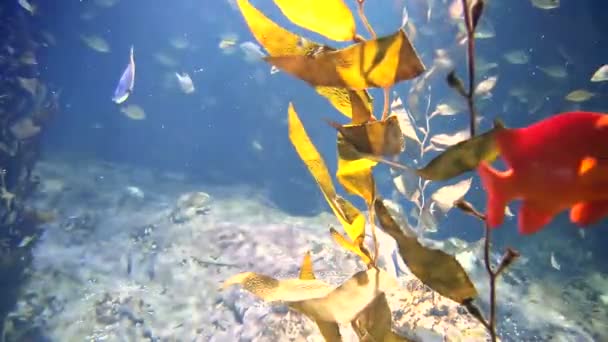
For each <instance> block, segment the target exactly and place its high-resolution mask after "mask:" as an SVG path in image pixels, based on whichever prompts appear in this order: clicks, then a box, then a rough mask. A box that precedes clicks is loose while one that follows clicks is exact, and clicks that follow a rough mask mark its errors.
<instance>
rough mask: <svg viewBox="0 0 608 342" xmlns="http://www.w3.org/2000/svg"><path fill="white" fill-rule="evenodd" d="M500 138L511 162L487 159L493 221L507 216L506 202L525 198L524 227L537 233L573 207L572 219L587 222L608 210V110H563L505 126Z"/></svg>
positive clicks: (485, 181) (484, 176) (483, 168)
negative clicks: (499, 166) (502, 166)
mask: <svg viewBox="0 0 608 342" xmlns="http://www.w3.org/2000/svg"><path fill="white" fill-rule="evenodd" d="M496 141H497V144H498V148H499V150H500V155H501V156H502V158H503V160H504V161H505V163H506V164H507V166H508V167H509V168H508V169H507V170H506V171H498V170H496V169H494V168H492V167H491V166H489V165H488V164H487V163H485V162H484V163H482V164H481V165H480V166H479V167H478V169H477V172H478V173H479V176H480V177H481V182H482V185H483V188H484V189H485V190H486V193H487V196H488V199H487V201H488V202H487V223H488V225H489V226H490V227H491V228H494V227H496V226H498V225H500V224H501V223H502V222H503V220H504V215H505V206H506V205H507V204H508V203H509V202H510V201H511V200H514V199H521V200H523V201H522V205H521V209H520V211H519V215H518V221H519V222H518V225H519V231H520V233H522V234H532V233H535V232H537V231H539V230H540V229H541V228H542V227H543V226H545V225H546V224H548V223H549V222H550V221H551V220H552V219H553V217H554V216H555V215H557V214H558V213H560V212H562V211H564V210H567V209H570V220H571V221H572V222H573V223H575V224H577V225H579V226H587V225H590V224H593V223H595V222H598V221H599V220H600V219H602V218H603V217H605V216H607V215H608V114H602V113H592V112H568V113H561V114H557V115H554V116H551V117H549V118H546V119H544V120H541V121H539V122H537V123H535V124H532V125H531V126H528V127H524V128H516V129H507V128H505V129H502V130H500V131H498V132H497V136H496Z"/></svg>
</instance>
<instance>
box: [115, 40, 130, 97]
mask: <svg viewBox="0 0 608 342" xmlns="http://www.w3.org/2000/svg"><path fill="white" fill-rule="evenodd" d="M134 86H135V59H134V57H133V46H132V45H131V54H130V58H129V65H127V68H126V69H125V71H124V72H123V73H122V76H121V77H120V80H119V81H118V85H117V86H116V89H115V90H114V96H113V97H112V101H114V102H115V103H118V104H120V103H123V102H125V101H126V100H127V98H128V97H129V95H130V94H131V93H132V92H133V87H134Z"/></svg>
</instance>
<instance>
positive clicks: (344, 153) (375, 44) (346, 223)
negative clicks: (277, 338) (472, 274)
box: [223, 0, 518, 341]
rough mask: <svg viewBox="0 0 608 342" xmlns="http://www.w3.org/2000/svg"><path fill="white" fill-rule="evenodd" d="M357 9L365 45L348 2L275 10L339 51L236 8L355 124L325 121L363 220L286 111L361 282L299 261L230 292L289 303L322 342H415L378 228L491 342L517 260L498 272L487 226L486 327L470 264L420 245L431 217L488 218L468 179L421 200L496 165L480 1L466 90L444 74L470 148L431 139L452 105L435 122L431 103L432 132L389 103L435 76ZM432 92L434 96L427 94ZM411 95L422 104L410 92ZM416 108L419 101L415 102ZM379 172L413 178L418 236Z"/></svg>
mask: <svg viewBox="0 0 608 342" xmlns="http://www.w3.org/2000/svg"><path fill="white" fill-rule="evenodd" d="M355 1H356V5H357V12H358V15H359V17H360V20H361V22H362V23H363V25H364V26H365V28H366V30H367V32H368V33H369V35H370V38H369V39H365V38H364V37H363V36H362V35H360V34H358V33H357V30H356V24H355V20H354V17H353V14H352V13H351V12H350V10H349V9H348V7H347V6H346V4H345V3H344V2H343V1H342V0H314V1H307V2H306V6H304V7H303V5H302V4H301V3H300V2H297V1H287V0H275V3H276V4H277V6H278V7H279V8H280V10H281V11H282V13H283V14H284V15H285V16H286V17H287V18H288V19H289V20H290V21H291V22H292V23H294V24H296V25H298V26H301V27H303V28H305V29H308V30H309V31H313V32H316V33H318V34H320V35H322V36H325V37H327V38H329V39H332V40H335V41H340V42H345V41H349V40H350V41H352V44H351V45H349V46H347V47H345V48H342V49H336V48H333V47H331V46H327V45H322V44H319V43H316V42H313V41H311V40H309V39H307V38H305V37H302V36H298V35H296V34H294V33H292V32H290V31H288V30H287V29H285V28H283V27H280V26H279V25H278V24H276V23H275V22H273V21H272V20H271V19H269V18H268V17H266V16H265V15H264V14H263V13H262V12H261V11H259V10H258V9H257V8H255V7H254V6H253V5H251V4H250V3H249V1H248V0H237V4H238V7H239V9H240V11H241V13H242V15H243V17H244V19H245V21H246V23H247V25H248V26H249V29H250V30H251V32H252V34H253V36H254V37H255V38H256V40H257V41H258V42H259V43H260V44H261V45H262V47H264V48H265V49H266V50H267V51H268V53H269V55H268V57H266V58H264V59H265V61H267V62H268V63H270V64H272V65H273V66H274V67H276V68H278V69H280V70H282V71H284V72H286V73H287V74H289V75H292V76H293V77H295V78H298V79H300V80H302V81H304V82H306V83H308V84H309V85H310V86H312V87H314V88H315V89H316V90H317V92H318V93H319V94H320V95H322V96H324V97H326V98H327V99H328V100H329V102H330V103H331V104H332V105H333V106H334V107H335V108H336V109H337V110H338V111H339V112H340V113H342V114H343V115H344V116H346V117H348V118H349V119H350V120H351V121H350V122H349V123H347V124H341V123H338V122H336V121H333V120H329V119H326V122H327V123H328V124H329V125H330V126H331V127H333V128H334V129H335V130H336V143H337V150H338V167H337V172H336V179H337V180H338V182H339V184H340V185H341V186H342V187H343V188H344V189H345V190H346V192H347V193H348V194H350V195H354V196H358V197H360V198H362V199H363V200H364V202H365V204H366V210H367V215H365V214H364V213H363V212H362V211H360V210H359V209H358V208H356V207H355V206H354V205H353V204H352V203H351V202H350V201H348V200H347V199H346V198H344V197H342V196H340V195H338V193H337V191H336V188H335V187H334V184H333V182H332V177H331V175H330V173H329V170H328V169H327V166H326V163H325V161H324V160H323V157H322V156H321V155H320V154H319V152H318V151H317V149H316V147H315V145H314V144H313V142H312V141H311V139H310V137H309V136H308V134H307V132H306V130H305V128H304V126H303V124H302V122H301V121H300V118H299V115H298V113H297V112H296V108H295V105H294V104H293V103H292V102H290V104H289V108H288V127H289V139H290V141H291V143H292V145H293V146H294V148H295V150H296V152H297V153H298V155H299V157H300V159H301V160H302V161H303V162H304V164H305V165H306V167H307V168H308V170H309V171H310V173H311V175H312V176H313V178H314V179H315V181H316V183H317V184H318V185H319V188H320V190H321V192H322V194H323V196H324V197H325V199H326V201H327V203H328V205H329V207H330V208H331V209H332V211H333V213H334V214H335V216H336V218H337V219H338V221H339V222H340V224H341V225H342V228H343V230H344V234H342V233H341V232H339V231H338V230H337V229H335V228H334V227H330V229H329V232H330V235H331V237H332V238H333V239H334V241H335V242H336V243H337V244H338V245H339V246H341V247H342V248H344V249H346V250H347V251H349V252H351V253H353V254H355V255H357V256H358V257H359V259H360V260H361V262H362V263H363V264H364V265H365V266H366V270H363V271H360V272H357V273H355V274H354V275H352V277H350V278H349V279H347V280H346V281H345V282H343V283H342V284H341V285H339V286H337V287H334V286H332V285H329V284H327V283H325V282H324V281H323V280H319V279H317V278H316V277H315V275H314V272H313V269H312V262H311V259H310V254H309V253H308V254H307V255H306V256H305V257H304V261H303V263H302V267H301V271H300V276H299V278H296V279H275V278H273V277H271V276H268V275H264V274H258V273H253V272H245V273H240V274H237V275H234V276H233V277H231V278H229V279H228V280H226V281H225V282H224V285H223V288H226V287H228V286H231V285H235V284H240V285H241V286H242V287H243V288H244V289H246V290H247V291H249V292H251V293H252V294H254V295H256V296H257V297H259V298H261V299H262V300H264V301H266V302H275V301H282V302H286V303H287V304H288V306H289V307H290V308H291V309H293V310H296V311H299V312H301V313H303V314H304V315H306V316H307V317H309V318H310V319H311V320H313V321H314V322H316V323H317V326H318V327H319V329H320V332H321V334H322V335H323V336H324V337H325V339H326V340H327V341H340V340H341V335H340V329H339V325H340V324H348V323H350V325H351V326H352V328H353V330H354V331H355V333H356V334H357V335H358V337H359V338H360V340H361V341H408V337H405V336H400V335H399V334H398V333H397V332H394V331H392V316H391V310H390V307H389V305H388V301H387V298H386V294H387V293H388V292H390V291H405V289H399V285H398V282H397V280H396V279H395V277H393V276H392V275H390V274H389V273H387V272H386V271H384V270H382V269H381V268H380V267H379V266H378V260H379V255H380V248H382V246H380V245H379V241H378V239H377V229H381V230H382V231H383V232H385V233H386V234H388V235H389V236H391V237H392V238H393V239H394V240H395V241H396V243H397V247H398V255H399V256H400V257H401V258H402V259H403V261H404V263H405V264H406V265H407V266H408V268H409V269H410V271H411V272H412V273H413V275H415V276H416V277H417V278H418V279H419V280H420V281H421V282H422V283H423V284H424V285H425V286H427V287H428V288H430V289H432V290H434V291H436V292H437V293H438V294H439V295H441V296H444V297H446V298H449V299H451V300H453V301H454V302H456V303H458V304H460V305H462V306H463V307H464V308H466V310H465V312H468V313H469V314H470V315H472V316H473V317H475V318H476V319H477V320H479V322H480V323H481V324H482V325H483V326H484V327H485V328H486V329H487V331H488V334H489V335H490V338H491V340H492V341H496V340H497V335H496V279H497V277H498V276H499V275H500V274H501V273H502V272H503V271H504V270H505V269H506V268H507V267H508V266H509V265H510V264H511V263H512V262H513V261H514V260H515V259H516V257H517V256H518V254H517V252H515V251H514V250H512V249H507V252H506V253H505V255H504V257H503V259H502V261H501V263H500V264H499V265H498V266H497V267H494V266H492V265H491V262H490V239H491V235H490V230H489V228H488V227H487V225H486V229H485V240H484V262H485V266H486V270H487V272H488V275H489V281H490V314H489V318H488V319H486V318H485V317H484V315H483V313H482V312H481V310H480V309H479V308H478V307H477V306H476V305H475V304H474V303H473V302H474V300H475V299H477V298H478V292H477V289H476V288H475V285H474V284H473V283H472V281H471V280H470V278H469V276H468V274H467V272H466V271H465V270H464V268H463V266H462V265H461V264H460V263H459V262H458V260H457V259H456V258H455V256H453V255H451V254H449V253H446V252H444V251H442V250H439V249H434V248H432V247H429V246H428V245H427V244H425V243H424V241H422V236H421V235H423V234H424V229H421V227H423V228H424V226H425V225H427V224H426V223H425V219H426V220H428V219H430V220H433V217H432V216H433V211H434V209H435V207H438V208H439V209H440V211H441V212H442V213H443V214H445V213H447V211H448V210H450V209H451V208H452V207H456V208H459V209H461V210H463V211H464V212H465V213H468V214H471V215H474V216H475V217H477V218H479V219H480V220H482V221H485V216H484V215H483V214H481V213H480V212H478V211H477V210H476V209H474V208H473V207H472V206H471V205H470V204H469V203H468V202H466V201H465V200H464V196H465V195H466V193H467V192H468V190H469V188H470V185H471V179H466V180H463V181H460V182H458V183H455V184H451V185H446V186H443V187H442V188H440V189H439V190H437V191H436V192H435V193H434V194H433V195H432V196H430V197H429V198H427V196H425V190H426V189H427V186H428V185H429V184H430V182H432V181H433V182H441V181H446V180H451V179H454V178H455V177H457V176H459V175H462V174H464V173H466V172H469V171H472V170H473V169H475V168H476V167H477V166H478V165H479V163H480V162H482V161H491V160H494V159H495V158H496V157H497V156H498V149H497V146H496V144H495V142H494V140H495V139H494V138H495V133H496V132H498V131H500V130H501V129H503V128H504V126H503V125H502V124H501V123H500V122H496V123H495V127H494V128H493V129H492V130H490V131H488V132H485V133H483V134H480V135H476V123H477V117H478V114H477V109H476V108H475V95H476V94H478V93H480V91H479V89H480V88H486V87H491V86H492V85H491V84H483V85H482V87H480V86H479V85H476V83H475V46H474V39H473V37H474V34H475V28H476V26H477V23H478V22H479V18H480V17H481V15H482V13H483V9H484V5H485V2H484V1H482V0H473V1H468V0H462V5H463V8H465V9H466V10H465V11H464V12H465V16H464V20H465V27H466V34H467V56H468V76H469V77H468V80H469V81H468V86H467V87H465V85H464V82H463V81H462V80H460V79H459V78H458V77H457V76H456V74H455V72H454V71H452V72H449V73H448V74H447V83H448V85H449V86H450V87H452V88H453V89H455V91H456V92H457V93H458V94H460V95H461V96H462V97H464V99H465V100H466V103H467V107H468V110H469V119H470V124H469V132H468V133H469V134H468V135H469V137H468V138H467V137H466V133H458V134H456V135H446V134H443V135H435V136H431V135H430V124H429V122H430V120H431V118H433V117H435V116H436V115H453V114H455V111H453V110H451V109H450V108H449V107H446V106H445V105H443V107H441V106H438V107H437V109H436V110H435V111H434V112H432V113H429V108H430V96H429V98H428V102H427V111H426V114H425V119H426V120H425V121H426V122H425V123H426V127H417V126H416V124H415V121H416V120H415V119H414V118H413V117H412V115H411V114H410V113H408V111H407V110H406V109H405V107H404V106H403V103H402V102H401V99H400V98H399V97H398V96H395V100H394V101H393V103H392V104H391V105H389V103H390V102H389V101H390V94H391V93H390V91H391V88H392V87H393V86H394V85H395V84H397V83H399V82H403V81H410V80H420V81H419V82H417V83H416V84H415V86H414V87H413V88H414V89H415V91H420V90H423V89H425V80H426V79H427V77H428V75H429V74H431V73H432V72H434V71H435V69H434V67H433V70H432V71H431V70H427V68H426V66H425V65H424V64H423V63H422V61H421V59H420V58H419V56H418V53H417V52H416V50H415V48H414V46H413V44H412V42H411V41H410V39H409V37H408V33H406V31H405V30H404V29H403V28H401V29H399V30H397V31H395V32H394V33H392V34H389V35H387V36H383V37H378V36H377V35H376V33H375V31H374V30H373V28H372V26H371V25H370V24H369V22H368V20H367V18H366V16H365V11H364V4H365V0H355ZM328 8H331V9H333V10H328ZM410 31H411V30H410ZM425 72H426V75H425ZM422 75H425V76H422ZM494 82H495V80H494ZM371 88H379V89H381V90H382V91H383V94H384V96H383V97H384V99H383V100H384V105H383V110H382V114H381V115H380V116H379V119H377V118H376V116H375V115H374V113H373V106H372V101H373V99H372V97H371V96H370V95H369V93H368V90H369V89H371ZM428 90H429V92H430V90H431V89H430V86H429V87H428ZM412 95H414V96H417V94H416V93H412V92H411V93H410V96H412ZM415 100H416V101H418V100H417V97H416V99H415ZM420 135H422V138H420ZM407 140H413V141H415V143H416V144H417V145H418V146H419V148H418V149H417V150H416V149H413V148H411V147H410V148H408V149H407V151H406V146H405V145H406V141H407ZM444 147H445V151H443V149H444ZM430 150H436V151H443V152H442V153H441V154H440V155H438V156H437V157H435V158H434V159H433V160H431V161H430V162H429V163H428V164H427V165H426V166H424V167H422V168H418V169H416V168H414V167H410V166H407V165H405V164H401V163H399V162H397V161H394V160H392V159H390V158H398V157H399V156H401V155H403V154H407V153H408V152H409V153H410V154H411V152H412V151H416V152H417V158H419V159H420V160H422V158H423V157H424V154H425V153H426V152H428V151H430ZM404 151H405V152H406V153H404ZM378 164H387V165H388V166H390V167H391V169H392V170H393V171H394V172H404V175H405V174H407V175H411V176H415V177H417V178H418V182H417V188H416V189H415V191H412V187H410V186H409V185H408V186H407V190H406V189H405V186H403V184H402V191H400V192H402V193H403V194H404V195H406V197H407V198H408V199H409V200H410V201H412V202H413V203H415V204H416V208H417V209H418V212H417V213H416V215H414V216H416V217H417V219H418V225H417V227H416V229H413V228H412V227H410V226H409V224H408V222H407V219H404V218H401V217H398V215H397V213H395V212H394V211H391V210H390V209H389V207H388V205H387V204H388V202H387V201H386V200H383V199H382V197H381V195H380V194H379V193H378V190H377V188H376V181H375V179H374V175H373V169H374V168H375V167H376V166H377V165H378ZM398 177H399V176H398ZM396 185H397V184H396ZM397 188H399V186H398V185H397ZM429 215H430V216H431V217H430V218H429V217H428V216H429ZM368 229H369V230H370V231H371V236H372V239H373V241H372V245H371V249H372V250H370V248H369V246H368V244H366V242H365V237H366V231H367V230H368Z"/></svg>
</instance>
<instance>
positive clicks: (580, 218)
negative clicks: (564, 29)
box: [570, 200, 608, 227]
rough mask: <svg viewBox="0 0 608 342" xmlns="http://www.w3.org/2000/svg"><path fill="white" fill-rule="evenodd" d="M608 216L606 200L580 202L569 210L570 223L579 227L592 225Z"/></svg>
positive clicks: (607, 201) (607, 202)
mask: <svg viewBox="0 0 608 342" xmlns="http://www.w3.org/2000/svg"><path fill="white" fill-rule="evenodd" d="M605 216H608V200H600V201H591V202H580V203H577V204H575V205H574V206H572V208H571V209H570V221H572V222H573V223H576V224H577V225H579V226H582V227H585V226H589V225H592V224H594V223H596V222H597V221H599V220H600V219H601V218H603V217H605Z"/></svg>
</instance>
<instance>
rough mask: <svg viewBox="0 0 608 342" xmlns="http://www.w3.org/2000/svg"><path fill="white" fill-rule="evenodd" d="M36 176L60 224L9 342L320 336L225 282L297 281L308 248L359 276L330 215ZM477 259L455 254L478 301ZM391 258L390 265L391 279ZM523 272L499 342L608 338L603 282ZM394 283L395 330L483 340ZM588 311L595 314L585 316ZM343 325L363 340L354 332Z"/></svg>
mask: <svg viewBox="0 0 608 342" xmlns="http://www.w3.org/2000/svg"><path fill="white" fill-rule="evenodd" d="M35 172H36V174H37V175H38V176H39V178H40V180H41V184H40V188H39V190H38V193H37V194H36V196H35V198H33V199H32V203H31V205H32V206H33V207H36V208H40V209H44V210H49V209H50V210H53V211H55V213H56V215H57V219H56V220H55V221H54V222H52V223H49V224H47V225H46V226H45V227H44V229H45V232H44V234H43V235H42V237H41V239H40V240H39V241H35V242H34V243H36V247H35V249H34V261H33V263H32V265H31V267H30V269H29V270H28V274H29V280H28V281H27V283H26V285H25V286H24V288H23V289H22V290H21V291H20V296H19V299H18V305H17V307H16V308H15V310H14V311H13V312H12V313H11V314H10V315H9V317H8V318H7V321H6V322H5V324H4V329H3V334H2V339H3V340H4V341H13V340H15V341H17V340H19V337H20V336H25V334H31V333H32V332H33V331H35V332H36V333H37V334H39V336H44V337H45V338H46V339H48V340H51V341H85V340H86V341H146V340H153V341H323V339H322V337H321V335H320V334H319V332H318V330H317V328H316V325H315V324H314V323H313V322H312V321H310V320H309V319H308V318H306V317H305V316H302V315H301V314H299V313H297V312H293V311H290V310H288V309H287V307H286V306H284V305H280V304H268V303H263V302H262V301H260V300H258V299H256V298H255V297H254V296H253V295H251V294H249V293H248V292H246V291H243V290H241V289H240V288H239V287H231V288H229V289H227V290H223V291H220V289H219V288H220V285H221V283H222V282H223V281H224V280H225V279H227V278H228V277H230V276H232V275H234V274H236V273H239V272H244V271H255V272H259V273H263V274H267V275H270V276H273V277H275V278H292V277H297V274H298V271H299V266H300V263H301V260H302V257H303V255H304V254H305V253H306V252H307V251H311V254H312V260H313V265H314V269H315V273H316V275H317V277H318V278H321V279H323V280H325V281H327V282H330V283H333V284H339V283H340V282H342V281H344V280H345V279H347V278H348V277H350V275H352V274H353V273H355V272H356V271H358V270H361V269H363V268H364V267H363V265H362V264H361V263H360V262H359V260H358V258H357V257H356V256H355V255H351V254H348V253H346V252H345V251H344V250H342V249H340V248H339V247H338V246H337V245H335V244H334V242H333V241H332V240H331V238H330V237H329V234H328V226H329V225H333V226H334V227H339V224H338V222H337V221H336V219H335V218H334V217H333V215H331V214H330V213H323V214H321V215H318V216H315V217H295V216H290V215H288V214H286V213H284V212H282V211H280V210H278V209H277V208H276V207H273V205H272V204H271V203H269V201H268V200H266V197H265V196H264V195H263V193H261V192H259V191H257V190H255V189H251V188H246V187H234V188H230V189H227V188H218V187H210V186H207V185H204V184H198V183H197V182H194V181H192V180H190V179H189V178H188V177H187V176H185V175H183V174H179V173H169V172H160V171H151V170H148V169H138V168H134V167H130V166H125V165H118V164H111V163H104V162H96V161H81V162H73V161H72V162H67V161H58V160H52V161H45V162H40V163H39V164H38V167H37V168H36V171H35ZM311 186H314V184H311ZM381 239H382V241H381V245H385V246H390V245H391V243H392V242H391V241H389V240H390V238H388V237H386V236H381ZM478 252H479V251H478V250H469V251H466V252H462V253H459V255H458V258H459V259H460V260H461V262H462V263H463V264H464V265H465V267H466V268H467V269H468V270H469V272H470V274H471V275H472V278H473V279H474V281H475V283H476V284H477V286H478V288H479V290H480V292H481V293H482V297H483V296H485V293H486V291H487V286H486V285H485V284H486V278H485V273H484V270H483V267H482V265H481V262H480V260H479V256H481V254H480V253H478ZM385 254H386V255H384V257H383V259H382V260H381V265H383V266H384V267H385V268H386V269H387V270H388V271H390V272H394V267H395V265H394V264H393V263H392V259H391V258H390V253H385ZM401 266H402V267H403V265H401ZM525 270H526V268H524V267H517V268H516V269H515V270H514V271H513V272H511V273H509V274H507V275H506V276H505V277H504V279H503V280H502V281H501V283H500V290H499V291H500V295H501V296H500V297H499V298H500V304H501V310H500V317H501V321H500V322H499V325H500V327H501V335H502V340H503V341H594V340H598V338H599V340H601V338H608V336H607V335H606V333H603V335H602V331H608V329H606V330H604V328H606V322H608V300H606V299H602V298H603V297H602V296H606V298H608V276H606V275H602V274H597V275H594V276H593V277H592V278H593V280H589V279H583V280H580V281H579V282H576V281H571V282H569V283H568V284H563V283H562V284H560V283H559V282H556V281H553V282H546V281H543V280H542V279H539V278H535V277H534V276H529V277H526V276H524V275H522V274H523V273H525ZM406 273H407V272H406ZM399 281H400V283H401V290H400V291H396V292H394V293H389V294H387V299H388V302H389V305H390V307H391V309H392V311H393V317H394V329H395V330H396V331H398V332H400V333H402V334H404V335H406V336H409V337H411V338H412V339H414V340H418V341H425V342H426V341H486V340H487V335H486V334H485V331H484V330H483V327H482V326H481V325H480V324H479V323H478V322H477V321H475V320H474V319H473V318H472V317H471V316H469V315H468V314H466V313H465V312H464V310H463V309H462V308H459V307H458V305H457V304H456V303H454V302H452V301H451V300H448V299H446V298H443V297H441V296H440V295H438V294H436V293H434V292H433V291H431V290H429V289H428V288H426V287H425V286H424V285H423V284H421V283H420V282H419V281H418V280H417V279H416V278H414V277H413V276H412V275H409V274H405V275H401V276H400V277H399ZM567 289H569V290H568V291H566V290H567ZM603 300H604V301H603ZM482 304H483V303H482ZM584 305H587V308H588V309H589V308H591V311H592V312H589V311H587V312H584V311H583V310H582V309H580V312H579V308H578V307H579V306H581V307H583V306H584ZM341 330H342V334H343V336H344V341H356V337H355V335H354V333H353V332H352V331H350V328H349V327H346V326H345V327H341Z"/></svg>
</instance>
